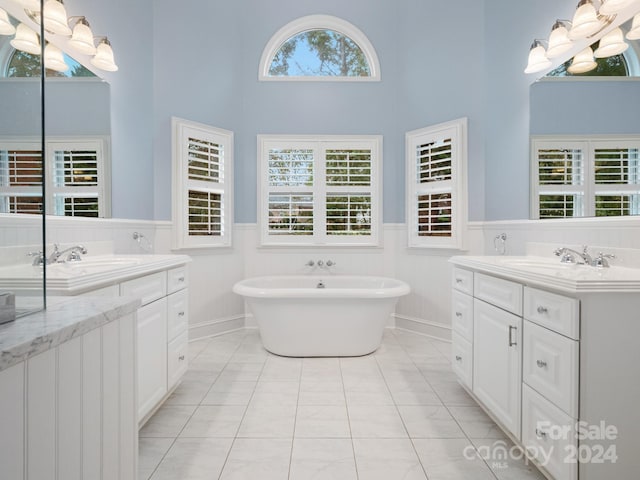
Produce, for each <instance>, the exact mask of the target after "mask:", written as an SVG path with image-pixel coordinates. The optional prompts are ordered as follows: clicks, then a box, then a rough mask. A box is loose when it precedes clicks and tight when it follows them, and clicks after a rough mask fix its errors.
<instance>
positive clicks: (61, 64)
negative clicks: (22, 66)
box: [44, 43, 69, 72]
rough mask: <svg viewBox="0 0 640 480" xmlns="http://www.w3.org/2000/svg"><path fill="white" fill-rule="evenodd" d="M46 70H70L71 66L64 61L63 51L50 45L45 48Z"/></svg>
mask: <svg viewBox="0 0 640 480" xmlns="http://www.w3.org/2000/svg"><path fill="white" fill-rule="evenodd" d="M44 68H46V69H49V70H55V71H56V72H66V71H67V70H69V65H67V63H66V62H65V61H64V55H63V54H62V50H60V49H59V48H58V47H56V46H55V45H52V44H50V43H48V44H47V46H46V47H44Z"/></svg>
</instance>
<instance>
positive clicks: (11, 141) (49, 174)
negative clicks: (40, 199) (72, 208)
mask: <svg viewBox="0 0 640 480" xmlns="http://www.w3.org/2000/svg"><path fill="white" fill-rule="evenodd" d="M40 142H41V140H40V139H39V138H33V137H23V138H16V137H12V138H7V137H1V138H0V150H22V149H24V150H40V148H41V147H42V145H41V143H40ZM60 150H95V152H96V158H97V176H98V185H96V186H91V187H81V186H77V187H54V175H55V171H54V168H55V162H54V161H53V155H54V152H55V151H60ZM44 159H45V168H46V174H45V181H46V184H45V196H44V202H45V209H46V214H47V215H57V216H63V215H64V212H62V213H60V212H56V211H55V202H54V193H65V192H66V193H69V194H72V196H82V195H81V194H82V193H87V192H91V193H93V192H95V193H97V196H98V218H106V217H110V216H111V161H110V150H109V137H107V136H85V137H61V136H48V137H47V138H46V139H45V153H44ZM0 188H1V189H2V190H3V192H11V191H13V190H15V192H16V194H17V195H19V194H20V193H23V192H27V193H28V192H30V191H32V190H33V191H35V190H34V189H38V191H40V192H41V189H40V187H0ZM75 218H95V217H83V216H75Z"/></svg>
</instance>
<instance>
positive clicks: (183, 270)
mask: <svg viewBox="0 0 640 480" xmlns="http://www.w3.org/2000/svg"><path fill="white" fill-rule="evenodd" d="M186 286H187V267H186V266H182V267H178V268H172V269H171V270H167V293H173V292H177V291H178V290H182V289H183V288H186Z"/></svg>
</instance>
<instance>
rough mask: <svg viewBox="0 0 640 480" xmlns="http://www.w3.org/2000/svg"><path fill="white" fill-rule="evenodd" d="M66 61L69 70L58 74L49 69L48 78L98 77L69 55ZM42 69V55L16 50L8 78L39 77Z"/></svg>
mask: <svg viewBox="0 0 640 480" xmlns="http://www.w3.org/2000/svg"><path fill="white" fill-rule="evenodd" d="M64 61H65V62H66V64H67V65H69V69H68V70H67V71H66V72H57V71H55V70H51V69H47V70H46V76H47V77H95V76H96V75H95V74H94V73H93V72H92V71H91V70H89V69H87V68H86V67H84V66H83V65H81V64H79V63H78V62H76V61H75V60H74V59H73V58H71V57H69V56H68V55H66V54H65V55H64ZM41 69H42V66H41V62H40V55H33V54H31V53H27V52H23V51H21V50H16V51H15V52H14V53H13V55H12V56H11V60H9V65H8V67H7V71H6V76H7V77H14V78H15V77H39V76H40V71H41Z"/></svg>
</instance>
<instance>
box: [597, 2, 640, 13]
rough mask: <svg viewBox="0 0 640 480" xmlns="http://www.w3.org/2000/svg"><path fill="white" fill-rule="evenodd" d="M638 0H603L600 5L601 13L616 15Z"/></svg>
mask: <svg viewBox="0 0 640 480" xmlns="http://www.w3.org/2000/svg"><path fill="white" fill-rule="evenodd" d="M635 1H636V0H603V2H602V5H600V10H598V11H599V13H600V14H601V15H614V14H617V13H620V12H621V11H622V10H624V9H625V8H627V7H628V6H629V5H631V4H632V3H634V2H635Z"/></svg>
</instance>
